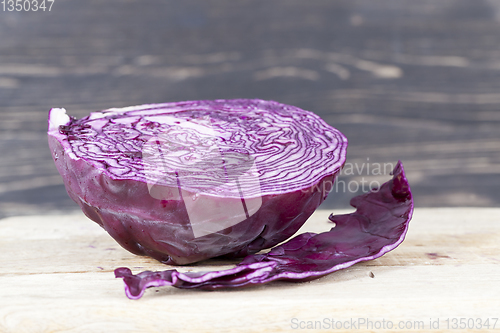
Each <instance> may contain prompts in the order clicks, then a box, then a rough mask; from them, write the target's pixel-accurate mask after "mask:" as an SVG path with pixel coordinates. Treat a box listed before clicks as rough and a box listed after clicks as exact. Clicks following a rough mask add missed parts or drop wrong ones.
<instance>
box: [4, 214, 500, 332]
mask: <svg viewBox="0 0 500 333" xmlns="http://www.w3.org/2000/svg"><path fill="white" fill-rule="evenodd" d="M344 212H345V211H336V212H335V213H344ZM329 213H330V211H322V210H320V211H317V212H316V213H315V214H314V215H313V216H312V217H311V218H310V219H309V220H308V222H307V223H306V224H305V225H304V226H303V228H302V229H301V231H300V232H302V231H306V230H307V231H315V232H321V231H326V230H328V229H329V228H330V227H331V225H330V224H329V223H327V222H326V218H327V216H328V215H329ZM499 220H500V209H493V208H453V209H451V208H446V209H445V208H442V209H437V208H435V209H422V208H421V209H417V210H416V211H415V215H414V218H413V220H412V222H411V224H410V230H409V232H408V235H407V238H406V240H405V241H404V242H403V244H402V245H401V246H400V247H398V248H397V249H396V250H394V251H393V252H390V253H388V254H386V255H385V256H383V257H381V258H379V259H376V260H373V261H369V262H365V263H360V264H357V265H355V266H353V267H350V268H348V269H345V270H343V271H339V272H336V273H334V274H331V275H328V276H325V277H323V278H320V279H318V280H315V281H311V282H306V283H286V282H276V283H271V284H268V285H265V286H260V287H255V288H248V289H244V290H227V291H215V292H206V291H196V290H179V289H175V288H169V287H166V288H150V289H148V291H147V292H146V294H145V295H144V296H143V298H141V299H140V300H137V301H132V300H129V299H127V298H126V297H125V295H124V291H123V283H122V281H121V279H115V278H114V275H113V273H112V272H113V270H114V269H115V268H116V267H120V266H128V267H130V268H132V270H133V271H134V272H138V271H141V270H145V269H149V270H164V269H167V268H169V267H167V266H165V265H162V264H160V263H158V262H156V261H154V260H152V259H148V258H144V257H138V256H135V255H132V254H130V253H128V252H126V251H125V250H123V249H121V248H120V247H119V246H118V245H116V243H115V242H114V241H113V240H112V239H111V238H110V237H109V236H108V235H107V234H106V233H105V232H104V231H103V230H102V229H101V228H100V227H99V226H97V224H95V223H93V222H92V221H90V220H88V219H87V218H85V217H84V216H83V215H82V214H73V215H62V216H61V215H57V216H30V217H11V218H6V219H2V220H0V248H1V249H2V251H0V332H2V333H3V332H54V331H64V332H66V331H68V332H69V331H71V332H111V331H113V332H213V331H218V332H287V331H297V330H298V331H303V330H300V329H294V326H293V325H307V322H308V321H312V322H315V321H322V322H323V323H324V320H325V318H326V319H327V320H330V319H334V320H342V321H346V320H348V321H349V320H351V318H353V319H354V320H358V318H365V319H368V320H371V321H373V322H375V321H380V322H381V321H382V320H385V321H386V322H388V321H391V322H392V323H393V324H394V326H396V325H398V324H399V323H400V321H402V323H403V325H407V323H408V322H411V325H414V324H415V325H417V324H418V323H417V322H420V321H422V322H423V323H424V324H425V325H426V326H425V328H424V327H421V328H420V329H419V328H417V329H411V330H410V329H402V330H400V329H396V327H395V328H394V329H392V330H382V329H380V330H376V331H377V332H379V331H380V332H383V331H388V332H389V331H390V332H398V331H412V332H429V331H431V332H448V331H450V332H451V331H456V330H451V329H446V323H445V320H446V319H447V318H460V317H463V318H474V319H478V318H480V319H487V318H499V317H500V313H499V309H500V288H499V285H500V251H499V250H500V245H499V244H500V224H499V223H498V221H499ZM233 264H234V262H230V261H221V260H209V261H206V262H203V263H199V264H196V265H192V266H185V267H178V268H177V269H179V270H181V271H189V270H197V271H198V270H199V271H202V270H215V269H225V268H229V267H231V266H232V265H233ZM294 318H295V319H294ZM430 320H433V321H434V322H435V321H436V320H439V323H440V324H439V325H440V328H439V330H438V329H433V330H429V322H430ZM301 322H302V323H303V324H300V323H301ZM323 325H324V324H323ZM498 325H500V323H499V324H497V329H499V328H500V327H498ZM325 327H326V326H322V329H319V327H317V330H308V331H325V330H326V329H325ZM295 328H296V327H295ZM326 331H328V330H326ZM347 331H349V330H347ZM352 331H366V329H364V330H363V329H357V330H356V329H353V330H352ZM462 331H464V330H462ZM469 331H470V332H473V331H477V332H485V331H487V330H484V329H482V330H469ZM489 331H491V330H489Z"/></svg>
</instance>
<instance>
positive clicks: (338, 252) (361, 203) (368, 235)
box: [115, 161, 413, 299]
mask: <svg viewBox="0 0 500 333" xmlns="http://www.w3.org/2000/svg"><path fill="white" fill-rule="evenodd" d="M392 174H393V178H392V179H391V180H390V181H388V182H387V183H384V184H383V185H382V186H381V187H380V188H379V189H376V190H372V191H371V192H369V193H366V194H363V195H360V196H357V197H354V198H353V199H352V200H351V205H352V206H353V207H355V208H356V211H355V212H354V213H351V214H345V215H337V216H333V215H331V216H330V217H329V219H330V220H331V221H332V222H334V223H335V227H334V228H332V229H331V230H330V231H328V232H324V233H320V234H315V233H304V234H301V235H298V236H296V237H294V238H293V239H291V240H289V241H288V242H286V243H284V244H282V245H279V246H277V247H275V248H273V249H272V250H271V251H270V252H268V253H266V254H254V255H249V256H247V257H246V258H245V259H244V260H243V261H242V262H241V263H239V264H238V265H236V267H234V268H232V269H228V270H223V271H214V272H187V273H180V272H178V271H176V270H166V271H162V272H151V271H145V272H142V273H139V274H137V275H134V274H132V272H131V271H130V269H128V268H125V267H122V268H118V269H116V270H115V276H116V277H118V278H123V280H124V282H125V293H126V295H127V296H128V297H129V298H131V299H138V298H140V297H142V295H143V294H144V292H145V290H146V288H149V287H160V286H174V287H177V288H183V289H191V288H198V289H206V290H213V289H219V288H235V287H244V286H251V285H260V284H264V283H268V282H271V281H275V280H295V281H305V280H311V279H315V278H318V277H321V276H324V275H326V274H329V273H332V272H334V271H337V270H340V269H343V268H347V267H349V266H352V265H354V264H356V263H358V262H360V261H367V260H372V259H375V258H378V257H380V256H382V255H383V254H385V253H387V252H389V251H391V250H393V249H394V248H396V247H397V246H398V245H399V244H401V242H402V241H403V240H404V237H405V235H406V232H407V231H408V225H409V221H410V219H411V216H412V212H413V199H412V194H411V191H410V186H409V184H408V180H407V179H406V176H405V173H404V169H403V165H402V163H401V162H400V161H399V162H398V164H397V165H396V167H395V168H394V170H393V172H392Z"/></svg>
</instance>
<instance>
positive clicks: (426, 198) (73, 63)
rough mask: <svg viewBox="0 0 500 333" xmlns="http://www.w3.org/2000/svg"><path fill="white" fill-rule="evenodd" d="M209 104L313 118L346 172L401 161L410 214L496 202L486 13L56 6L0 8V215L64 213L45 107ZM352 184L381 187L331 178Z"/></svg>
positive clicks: (189, 0)
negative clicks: (291, 111) (412, 205)
mask: <svg viewBox="0 0 500 333" xmlns="http://www.w3.org/2000/svg"><path fill="white" fill-rule="evenodd" d="M216 98H262V99H272V100H276V101H279V102H283V103H287V104H293V105H297V106H299V107H302V108H304V109H307V110H311V111H313V112H315V113H317V114H318V115H320V116H321V117H323V118H324V119H325V120H326V121H327V122H328V123H330V124H331V125H333V126H334V127H336V128H338V129H339V130H341V131H342V132H343V133H344V134H346V136H347V137H348V138H349V140H350V146H349V150H348V162H349V163H357V165H358V167H359V168H360V167H361V166H363V165H365V166H368V165H369V164H370V165H372V167H373V166H374V163H395V162H396V161H397V160H398V159H401V160H402V161H403V163H404V165H405V167H406V170H407V174H408V178H409V180H410V183H411V186H412V189H413V191H414V194H415V202H416V205H417V207H424V206H497V205H498V204H499V203H500V193H499V192H500V130H499V125H500V1H493V0H491V1H487V0H474V1H470V0H468V1H467V0H464V1H460V0H440V1H435V0H422V1H421V0H355V1H353V0H345V1H327V0H252V1H250V0H248V1H230V0H225V1H222V0H183V1H166V0H141V1H139V0H135V1H134V0H121V1H120V0H106V1H102V0H100V1H92V0H89V1H76V0H55V3H54V4H53V7H52V10H51V11H50V12H40V11H39V12H8V11H1V12H0V159H1V160H0V216H8V215H16V214H43V213H54V212H64V211H71V210H74V209H77V206H76V204H75V203H73V202H72V201H71V200H70V199H69V197H68V196H67V195H66V192H65V190H64V186H63V185H62V180H61V178H60V176H59V175H58V173H57V171H56V169H55V167H54V165H53V162H52V160H51V157H50V154H49V150H48V147H47V140H46V117H47V112H48V110H49V109H50V108H51V107H65V108H66V109H67V110H68V112H69V113H70V114H71V115H73V116H76V117H82V116H85V115H86V114H88V113H89V112H90V111H94V110H100V109H106V108H110V107H120V106H128V105H135V104H143V103H156V102H167V101H178V100H191V99H216ZM363 178H365V180H367V181H384V180H386V179H388V178H389V176H388V175H371V174H368V173H367V172H366V168H365V169H364V171H363V172H361V173H359V172H356V174H354V175H343V176H342V177H341V180H344V181H345V182H346V183H347V182H350V181H356V182H360V181H362V180H363ZM353 185H354V184H353ZM351 189H355V187H354V186H352V187H351ZM335 192H337V193H335ZM349 192H350V191H348V190H347V191H342V189H341V188H340V187H339V189H338V190H335V191H334V193H332V195H330V197H329V199H328V201H327V202H325V204H324V206H323V207H324V208H336V207H347V206H348V202H349V198H350V197H352V196H353V195H354V194H355V193H349ZM358 192H360V191H358Z"/></svg>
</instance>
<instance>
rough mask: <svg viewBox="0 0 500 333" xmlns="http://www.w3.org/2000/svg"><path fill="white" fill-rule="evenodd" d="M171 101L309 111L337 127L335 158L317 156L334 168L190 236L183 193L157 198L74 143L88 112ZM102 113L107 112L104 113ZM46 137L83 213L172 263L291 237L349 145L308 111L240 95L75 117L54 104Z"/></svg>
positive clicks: (129, 244) (127, 244) (238, 253)
mask: <svg viewBox="0 0 500 333" xmlns="http://www.w3.org/2000/svg"><path fill="white" fill-rule="evenodd" d="M169 108H172V109H175V108H185V109H188V110H193V109H195V110H196V109H200V108H205V109H207V108H208V110H214V111H217V110H221V109H222V110H234V111H231V112H234V113H235V114H238V113H239V114H241V115H242V116H245V115H248V112H249V110H253V109H257V110H259V112H261V111H260V110H264V111H262V112H268V113H270V114H272V113H279V112H291V113H295V114H297V115H303V116H305V117H309V118H310V119H313V120H314V121H315V122H316V123H317V124H322V125H321V126H320V127H319V129H316V132H314V134H315V135H317V136H320V137H321V135H322V134H323V133H322V131H323V130H331V131H333V132H335V133H336V136H337V140H338V142H337V143H335V148H334V149H335V150H336V151H337V155H336V157H335V158H326V159H324V160H323V161H322V163H321V164H322V165H321V166H324V165H329V164H331V165H333V166H334V167H335V168H332V170H330V171H328V172H323V173H322V174H321V175H320V176H321V177H319V178H317V180H315V181H314V182H309V183H308V184H306V185H304V186H303V187H302V188H298V189H294V190H292V191H286V192H283V193H280V192H270V193H268V194H266V195H263V196H262V206H261V207H260V209H259V210H258V211H257V212H256V213H255V214H253V215H252V216H250V217H248V218H247V219H246V220H244V221H242V222H240V223H238V224H236V225H233V226H231V227H229V228H226V229H224V230H221V231H219V232H215V233H212V234H210V235H206V236H203V237H199V238H195V239H193V236H192V231H191V227H190V224H189V217H188V214H187V210H186V207H185V205H184V203H183V202H182V201H178V200H168V201H166V200H159V199H155V198H154V197H152V196H151V195H150V193H149V190H148V186H147V183H146V182H145V181H143V180H141V179H137V177H131V178H123V179H119V178H118V177H116V176H114V175H113V174H111V173H110V172H108V170H107V168H106V167H103V166H102V165H101V164H100V162H99V161H95V160H91V159H90V158H86V157H85V156H84V157H81V156H77V155H76V154H75V151H74V148H73V147H72V145H71V142H72V141H75V140H79V141H80V142H84V141H85V140H87V138H86V137H83V138H82V137H79V136H78V133H75V132H74V131H73V129H74V128H77V129H78V128H80V129H82V128H83V130H85V129H86V128H91V125H88V124H92V121H93V120H92V119H93V118H92V117H93V116H96V118H97V119H103V120H106V121H108V122H109V123H112V122H113V121H114V117H115V115H116V114H122V113H127V112H140V111H141V110H153V111H151V112H154V110H163V109H166V110H167V111H166V112H167V113H168V112H172V111H168V110H169ZM175 112H177V111H175ZM175 112H172V114H173V113H175ZM103 114H104V115H106V116H105V117H101V116H102V115H103ZM108 114H109V116H108ZM82 125H83V126H82ZM85 126H88V127H85ZM72 131H73V132H72ZM145 134H148V133H145ZM91 139H92V138H91ZM135 139H136V138H132V139H128V141H129V142H132V141H134V140H135ZM139 139H141V138H137V140H136V141H140V140H139ZM48 142H49V147H50V150H51V153H52V157H53V159H54V162H55V165H56V167H57V169H58V171H59V173H60V174H61V176H62V178H63V180H64V184H65V186H66V190H67V192H68V194H69V196H70V197H71V198H72V199H73V200H74V201H75V202H76V203H77V204H78V205H79V206H80V207H81V209H82V211H83V212H84V214H85V215H86V216H87V217H88V218H90V219H91V220H93V221H95V222H96V223H98V224H99V225H100V226H102V227H103V228H104V229H105V230H106V231H107V232H108V233H109V234H110V235H111V236H112V237H113V238H114V239H115V240H116V241H117V242H118V243H119V244H120V245H121V246H122V247H123V248H125V249H127V250H128V251H130V252H132V253H134V254H138V255H147V256H150V257H152V258H155V259H157V260H159V261H161V262H163V263H165V264H173V265H184V264H189V263H193V262H197V261H201V260H205V259H208V258H212V257H216V256H222V255H225V256H227V257H245V256H247V255H249V254H253V253H257V252H258V251H260V250H262V249H265V248H271V247H273V246H275V245H276V244H279V243H281V242H283V241H284V240H286V239H288V238H290V237H291V236H292V235H293V234H295V233H296V232H297V231H298V230H299V229H300V227H301V226H302V225H303V224H304V223H305V221H306V220H307V219H308V218H309V216H311V215H312V213H313V212H314V211H315V210H316V209H317V208H318V206H319V205H320V204H321V203H322V202H323V201H324V199H325V198H326V195H327V194H328V192H329V191H330V190H331V187H332V186H331V185H332V184H333V182H334V180H335V177H336V176H337V174H338V173H339V172H340V170H341V168H342V166H343V164H344V162H345V156H346V149H347V139H346V138H345V136H344V135H343V134H342V133H340V132H339V131H338V130H336V129H334V128H332V127H331V126H330V125H328V124H326V123H325V122H324V121H323V120H322V119H321V118H319V117H318V116H317V115H315V114H313V113H311V112H309V111H304V110H301V109H299V108H296V107H293V106H288V105H284V104H281V103H277V102H273V101H262V100H245V99H241V100H216V101H188V102H178V103H166V104H156V105H155V104H154V105H145V106H137V107H129V108H124V109H110V110H106V111H102V113H99V112H96V113H93V114H91V115H90V116H89V117H86V118H83V119H79V120H78V119H74V118H70V117H68V116H67V115H66V114H65V110H63V109H52V110H51V111H50V114H49V131H48ZM90 142H92V141H90ZM309 150H311V149H309ZM122 157H125V156H122ZM103 159H106V157H103ZM105 162H106V161H103V163H105ZM120 162H121V161H120ZM123 163H126V161H125V162H123ZM293 169H294V170H295V171H296V170H300V169H297V168H295V164H294V165H293ZM305 171H306V170H304V172H303V173H305ZM292 183H293V182H292ZM220 200H221V202H222V203H223V204H224V202H227V200H234V199H231V198H226V197H222V198H220ZM237 200H240V199H239V198H238V199H237Z"/></svg>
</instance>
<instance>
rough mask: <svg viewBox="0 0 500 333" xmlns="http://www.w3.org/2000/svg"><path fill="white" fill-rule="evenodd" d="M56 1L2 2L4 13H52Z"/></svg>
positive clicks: (22, 0) (3, 0) (12, 0)
mask: <svg viewBox="0 0 500 333" xmlns="http://www.w3.org/2000/svg"><path fill="white" fill-rule="evenodd" d="M54 1H55V0H2V2H1V4H2V11H4V12H45V11H48V12H50V11H51V10H52V6H53V5H54Z"/></svg>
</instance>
